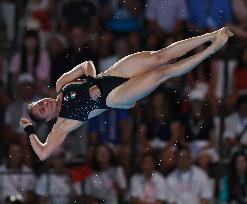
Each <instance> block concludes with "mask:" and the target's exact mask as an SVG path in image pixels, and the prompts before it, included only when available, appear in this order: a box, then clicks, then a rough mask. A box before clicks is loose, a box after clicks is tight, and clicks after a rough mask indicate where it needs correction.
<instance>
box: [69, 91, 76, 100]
mask: <svg viewBox="0 0 247 204" xmlns="http://www.w3.org/2000/svg"><path fill="white" fill-rule="evenodd" d="M75 96H76V93H75V92H74V91H71V92H70V98H71V99H74V98H75Z"/></svg>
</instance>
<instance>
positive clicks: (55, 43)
mask: <svg viewBox="0 0 247 204" xmlns="http://www.w3.org/2000/svg"><path fill="white" fill-rule="evenodd" d="M66 44H67V43H66V40H65V39H64V38H63V36H62V35H60V34H59V33H52V34H51V35H50V36H49V38H48V39H47V42H46V47H47V51H48V53H49V57H50V60H51V72H50V85H51V87H52V88H55V85H56V81H57V80H58V78H59V77H60V76H61V72H60V71H57V70H58V69H60V67H59V65H58V64H59V56H60V55H61V53H62V52H63V51H64V49H65V46H66ZM58 74H59V75H58Z"/></svg>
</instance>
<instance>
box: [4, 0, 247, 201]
mask: <svg viewBox="0 0 247 204" xmlns="http://www.w3.org/2000/svg"><path fill="white" fill-rule="evenodd" d="M223 26H228V27H229V28H230V29H231V30H232V31H233V32H234V34H235V35H234V37H233V38H232V39H231V40H230V41H229V42H228V43H227V45H226V46H225V47H224V48H222V49H221V50H220V51H219V52H218V53H216V54H215V55H213V56H211V57H209V58H208V59H206V60H205V61H204V62H202V63H201V64H200V65H199V66H198V67H196V68H195V69H194V70H193V71H191V72H189V73H187V74H185V75H183V76H181V77H176V78H172V79H170V80H168V81H166V82H165V83H163V84H162V85H161V86H160V87H159V88H158V89H157V90H156V91H155V92H154V93H152V94H151V95H150V96H148V97H146V98H145V99H143V100H141V101H139V102H138V103H137V104H136V105H135V107H133V108H132V109H130V110H121V109H110V110H108V111H107V112H105V113H103V114H102V115H100V116H98V117H96V118H93V119H91V120H89V121H88V122H87V123H86V124H85V125H83V126H82V127H80V128H79V129H77V130H76V131H74V132H72V133H70V134H69V135H68V137H67V138H66V140H65V142H64V143H63V145H62V147H61V148H59V149H58V150H57V151H56V152H55V153H54V154H53V155H52V156H51V157H50V158H49V159H48V160H46V161H44V162H41V161H39V159H38V158H37V156H36V155H35V153H34V152H33V150H32V147H31V145H30V141H29V138H28V136H26V135H25V133H24V131H23V129H22V128H21V127H20V125H19V120H20V118H21V117H27V118H29V116H28V114H27V109H26V107H27V104H28V103H30V102H32V101H36V100H38V99H40V98H42V97H56V91H55V84H56V80H57V79H58V78H59V77H60V76H61V75H62V74H63V73H65V72H67V71H69V70H71V69H72V68H73V67H74V66H76V65H77V64H79V63H81V62H83V61H87V60H92V61H93V62H94V64H95V66H96V69H97V73H101V72H103V71H105V70H106V69H107V68H109V67H110V66H111V65H112V64H114V63H115V62H117V61H118V60H119V59H121V58H123V57H125V56H126V55H129V54H132V53H135V52H139V51H143V50H158V49H161V48H163V47H166V46H169V45H170V44H172V43H174V42H176V41H179V40H182V39H185V38H189V37H192V36H197V35H201V34H204V33H206V32H210V31H213V30H216V29H219V28H221V27H223ZM203 46H204V45H203ZM202 48H203V47H198V49H197V50H200V49H202ZM193 53H194V51H192V52H190V53H188V54H193ZM185 57H187V55H186V56H185ZM174 62H175V60H174V61H171V63H174ZM246 79H247V1H246V0H200V1H198V0H59V1H58V0H0V204H10V203H16V204H18V203H20V204H21V203H23V204H68V203H79V204H82V203H83V204H101V203H104V204H163V203H170V204H188V203H190V204H209V203H222V204H225V203H229V204H240V203H241V204H242V203H247V148H246V147H247V80H246ZM33 124H34V126H35V129H36V130H37V135H38V137H39V139H40V140H41V141H42V142H45V140H46V137H47V135H48V133H49V131H50V130H51V128H52V126H53V124H54V121H51V122H49V123H47V124H44V123H35V122H33Z"/></svg>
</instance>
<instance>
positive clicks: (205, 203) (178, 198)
mask: <svg viewBox="0 0 247 204" xmlns="http://www.w3.org/2000/svg"><path fill="white" fill-rule="evenodd" d="M177 159H178V160H177V168H176V169H175V170H174V171H173V172H172V173H171V174H170V175H168V177H167V182H168V186H169V188H170V191H171V193H172V195H174V196H173V198H172V200H170V202H171V203H176V204H188V203H189V204H209V203H210V201H211V199H212V197H213V191H212V186H211V184H210V181H209V178H208V176H207V174H206V173H205V172H204V171H203V170H202V169H200V168H198V167H196V166H194V165H193V164H192V158H191V155H190V151H189V149H187V148H181V149H179V150H178V152H177Z"/></svg>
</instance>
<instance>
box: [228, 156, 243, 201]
mask: <svg viewBox="0 0 247 204" xmlns="http://www.w3.org/2000/svg"><path fill="white" fill-rule="evenodd" d="M229 187H230V189H229V193H230V202H231V204H237V203H246V198H247V160H246V155H245V154H243V153H237V154H236V155H234V157H233V158H232V161H231V175H230V185H229Z"/></svg>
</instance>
